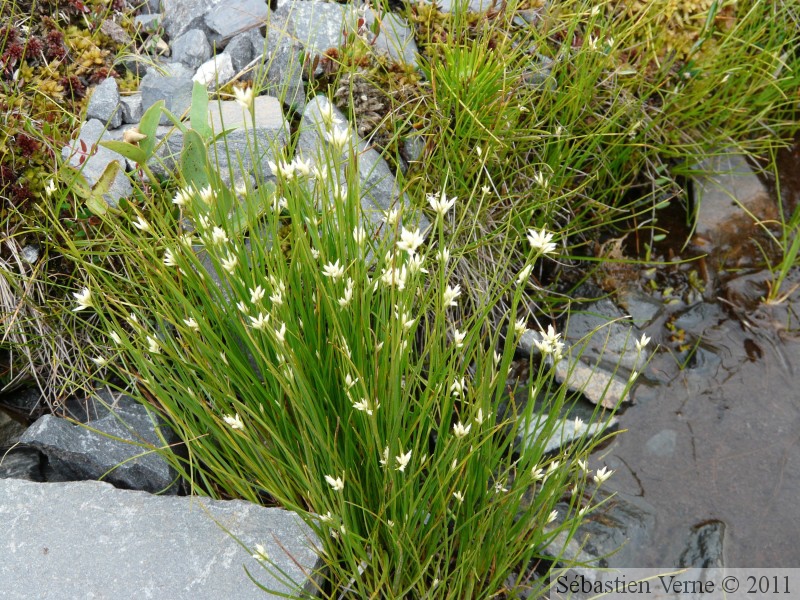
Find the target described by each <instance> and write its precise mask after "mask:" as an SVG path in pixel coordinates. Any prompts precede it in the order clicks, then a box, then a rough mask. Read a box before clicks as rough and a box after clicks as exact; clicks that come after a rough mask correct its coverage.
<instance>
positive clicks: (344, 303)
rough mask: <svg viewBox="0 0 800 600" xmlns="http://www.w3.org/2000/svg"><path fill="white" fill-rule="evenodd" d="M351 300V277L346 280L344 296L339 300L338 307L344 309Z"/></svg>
mask: <svg viewBox="0 0 800 600" xmlns="http://www.w3.org/2000/svg"><path fill="white" fill-rule="evenodd" d="M352 299H353V279H352V277H348V278H347V286H346V287H345V288H344V296H343V297H342V298H339V306H341V307H342V308H344V307H345V306H347V305H348V304H350V300H352Z"/></svg>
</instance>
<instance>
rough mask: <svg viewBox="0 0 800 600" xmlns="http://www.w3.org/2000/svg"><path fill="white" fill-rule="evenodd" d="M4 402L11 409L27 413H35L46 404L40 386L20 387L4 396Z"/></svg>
mask: <svg viewBox="0 0 800 600" xmlns="http://www.w3.org/2000/svg"><path fill="white" fill-rule="evenodd" d="M3 404H4V405H5V406H7V407H9V408H10V409H12V410H14V411H16V412H21V413H23V414H26V415H33V414H34V413H35V412H36V411H38V410H42V409H44V407H45V406H46V403H45V401H44V400H43V398H42V393H41V392H40V391H39V390H38V388H20V389H18V390H15V391H14V392H13V393H8V392H7V393H6V394H5V395H4V396H3Z"/></svg>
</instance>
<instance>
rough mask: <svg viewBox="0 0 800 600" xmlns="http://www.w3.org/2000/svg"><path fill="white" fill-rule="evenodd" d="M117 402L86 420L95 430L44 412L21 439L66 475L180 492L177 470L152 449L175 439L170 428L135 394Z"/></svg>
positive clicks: (168, 491)
mask: <svg viewBox="0 0 800 600" xmlns="http://www.w3.org/2000/svg"><path fill="white" fill-rule="evenodd" d="M113 402H114V406H113V409H111V410H109V411H108V413H107V414H105V415H104V416H101V417H100V418H97V419H92V420H89V421H88V423H87V425H88V427H91V429H89V428H87V427H83V426H81V425H77V424H73V423H71V422H70V421H67V420H66V419H61V418H59V417H54V416H52V415H45V416H44V417H42V418H40V419H39V420H37V421H36V422H35V423H34V424H33V425H32V426H31V427H30V428H29V429H28V430H27V431H26V432H25V434H24V435H23V436H22V438H21V441H22V442H23V443H25V444H28V445H30V446H33V447H35V448H37V449H39V450H41V451H42V452H43V453H44V454H46V455H47V457H48V460H49V464H50V465H51V466H52V467H53V469H54V470H55V471H56V472H57V473H58V474H59V475H60V477H61V478H63V479H62V480H84V479H98V480H99V479H101V478H102V479H103V480H105V481H108V482H109V483H112V484H114V485H116V486H119V487H121V488H125V489H138V490H145V491H149V492H153V493H156V492H164V491H166V492H167V493H173V494H174V493H177V486H176V485H175V483H176V480H177V475H176V473H175V472H174V471H173V469H172V468H171V467H170V466H169V465H168V463H167V462H166V461H165V460H164V459H163V458H162V457H161V456H159V455H158V454H157V453H155V452H152V451H150V450H152V448H162V447H163V446H164V441H162V438H164V439H165V440H170V441H173V440H174V438H173V437H172V436H171V435H170V432H169V431H168V430H167V428H166V427H165V426H164V425H163V424H161V423H159V421H158V419H157V417H156V416H155V414H154V413H153V412H151V411H149V410H148V409H147V408H145V407H144V406H143V405H141V404H138V403H137V402H136V401H134V400H133V399H132V398H130V397H127V396H122V395H120V396H117V397H115V398H113ZM93 430H94V431H93ZM104 434H105V435H104ZM113 438H117V439H113ZM120 440H127V442H125V441H120Z"/></svg>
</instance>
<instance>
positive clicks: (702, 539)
mask: <svg viewBox="0 0 800 600" xmlns="http://www.w3.org/2000/svg"><path fill="white" fill-rule="evenodd" d="M724 546H725V523H723V522H722V521H709V522H707V523H702V524H700V525H697V526H696V527H694V528H692V534H691V536H690V538H689V540H688V541H687V544H686V548H685V549H684V551H683V552H682V553H681V556H680V558H679V559H678V566H679V567H694V568H698V569H714V568H717V569H720V568H722V567H724V566H725V547H724Z"/></svg>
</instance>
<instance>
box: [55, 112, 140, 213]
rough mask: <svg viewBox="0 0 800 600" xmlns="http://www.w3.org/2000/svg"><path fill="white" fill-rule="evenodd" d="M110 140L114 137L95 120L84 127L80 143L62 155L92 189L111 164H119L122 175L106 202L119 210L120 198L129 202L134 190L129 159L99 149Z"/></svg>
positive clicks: (72, 145) (73, 143)
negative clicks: (126, 165) (128, 172)
mask: <svg viewBox="0 0 800 600" xmlns="http://www.w3.org/2000/svg"><path fill="white" fill-rule="evenodd" d="M109 139H113V137H112V136H111V135H110V134H109V133H108V132H107V131H105V128H104V127H103V124H102V123H101V122H100V121H98V120H97V119H92V120H90V121H87V122H86V123H84V124H83V125H82V126H81V130H80V133H79V134H78V139H77V140H75V141H73V142H71V143H70V144H69V145H68V146H65V147H64V148H63V149H62V151H61V156H62V157H63V158H64V160H66V161H68V162H69V164H70V165H71V166H73V167H75V168H77V169H80V171H81V173H82V174H83V176H84V177H85V178H86V181H87V182H88V183H89V185H94V184H95V183H97V181H98V179H99V178H100V177H101V176H102V174H103V171H104V170H105V168H106V167H107V166H108V164H109V163H110V162H112V161H116V162H118V163H119V165H120V171H119V173H117V176H116V178H115V179H114V183H113V184H112V185H111V189H109V191H108V193H106V194H104V195H103V199H104V200H105V201H106V203H107V204H108V205H109V206H112V207H116V206H117V205H118V204H119V199H120V198H127V197H128V196H130V195H131V193H132V191H133V188H132V187H131V182H130V181H129V180H128V178H127V177H126V176H125V164H126V163H125V158H124V157H123V156H122V155H120V154H117V153H116V152H113V151H111V150H109V149H108V148H103V147H102V146H100V145H97V142H99V141H101V140H109ZM81 140H82V141H83V143H84V144H85V146H86V152H84V149H83V146H82V145H81Z"/></svg>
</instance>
